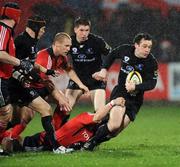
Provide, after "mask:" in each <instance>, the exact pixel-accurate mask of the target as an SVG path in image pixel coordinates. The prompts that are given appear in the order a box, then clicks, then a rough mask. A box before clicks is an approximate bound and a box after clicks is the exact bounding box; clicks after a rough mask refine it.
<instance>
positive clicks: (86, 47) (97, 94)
mask: <svg viewBox="0 0 180 167" xmlns="http://www.w3.org/2000/svg"><path fill="white" fill-rule="evenodd" d="M90 28H91V22H90V21H89V20H88V19H85V18H77V19H76V20H75V22H74V33H75V35H73V36H72V46H71V50H70V56H71V59H72V64H73V69H74V70H75V72H76V74H77V75H78V77H79V78H80V80H81V81H82V82H83V83H84V84H85V85H86V86H87V87H88V88H89V90H90V96H91V101H92V102H93V105H94V110H95V111H97V110H98V109H99V108H101V107H102V106H104V105H105V101H106V95H105V88H106V84H105V83H104V82H103V81H97V80H95V79H94V78H92V74H93V73H95V72H97V71H99V70H100V68H101V65H102V61H103V60H102V56H103V55H105V56H106V55H107V54H108V53H109V51H110V50H111V48H110V46H109V45H108V44H107V43H106V42H105V41H104V39H103V38H102V37H100V36H97V35H95V34H91V33H90ZM82 94H83V91H82V90H81V89H80V88H79V86H78V85H77V84H76V83H75V82H74V81H72V80H70V81H69V84H68V87H67V89H66V96H67V98H68V99H69V102H70V104H71V106H72V107H73V106H74V105H75V103H76V101H77V100H78V99H79V98H80V96H81V95H82Z"/></svg>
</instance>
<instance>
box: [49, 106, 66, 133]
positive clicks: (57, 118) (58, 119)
mask: <svg viewBox="0 0 180 167" xmlns="http://www.w3.org/2000/svg"><path fill="white" fill-rule="evenodd" d="M65 113H66V112H65V111H61V110H60V107H59V106H57V107H56V109H55V111H54V114H53V121H52V122H53V125H54V128H55V130H57V129H59V128H60V127H61V126H62V124H63V122H64V118H65V117H66V116H67V115H66V114H65Z"/></svg>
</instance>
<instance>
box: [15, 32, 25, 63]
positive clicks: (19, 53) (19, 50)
mask: <svg viewBox="0 0 180 167" xmlns="http://www.w3.org/2000/svg"><path fill="white" fill-rule="evenodd" d="M14 44H15V47H16V57H17V58H18V59H20V60H21V59H24V58H25V57H24V54H25V52H26V44H25V42H24V40H23V38H22V36H21V35H19V36H17V37H16V38H15V40H14Z"/></svg>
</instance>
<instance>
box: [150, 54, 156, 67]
mask: <svg viewBox="0 0 180 167" xmlns="http://www.w3.org/2000/svg"><path fill="white" fill-rule="evenodd" d="M149 58H150V60H151V61H152V62H153V63H155V64H157V63H158V62H157V59H156V57H155V56H154V55H153V54H152V53H150V54H149Z"/></svg>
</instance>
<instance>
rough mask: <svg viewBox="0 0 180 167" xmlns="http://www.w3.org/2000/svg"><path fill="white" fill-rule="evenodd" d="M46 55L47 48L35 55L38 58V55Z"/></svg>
mask: <svg viewBox="0 0 180 167" xmlns="http://www.w3.org/2000/svg"><path fill="white" fill-rule="evenodd" d="M46 54H47V55H48V48H45V49H42V50H39V51H38V52H37V55H38V56H39V55H46Z"/></svg>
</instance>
